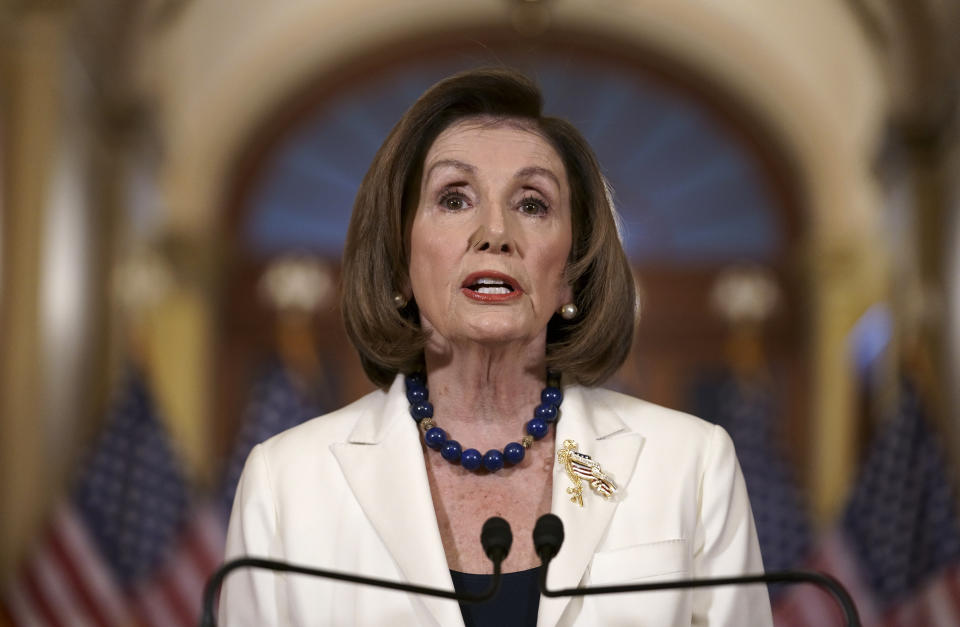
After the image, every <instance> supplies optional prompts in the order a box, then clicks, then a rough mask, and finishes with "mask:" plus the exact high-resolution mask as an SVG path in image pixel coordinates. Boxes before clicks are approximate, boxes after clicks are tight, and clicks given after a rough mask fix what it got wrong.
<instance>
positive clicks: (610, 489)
mask: <svg viewBox="0 0 960 627" xmlns="http://www.w3.org/2000/svg"><path fill="white" fill-rule="evenodd" d="M557 461H558V462H560V463H561V464H563V468H564V470H566V471H567V476H568V477H570V481H571V482H572V483H573V487H571V488H567V494H572V495H573V496H571V497H570V502H572V503H576V504H577V505H579V506H580V507H583V485H582V484H581V481H580V480H581V479H586V480H587V481H589V482H590V487H591V488H593V491H594V492H596V493H597V494H599V495H600V496H602V497H603V498H605V499H609V498H610V497H612V496H613V495H614V494H615V493H616V491H617V486H616V484H614V483H613V480H612V479H611V478H610V477H608V476H607V475H605V474H604V473H603V470H602V469H601V468H600V464H598V463H597V462H595V461H594V460H593V459H592V458H591V457H590V456H589V455H584V454H583V453H580V452H579V451H577V443H576V442H575V441H573V440H564V441H563V446H562V447H561V448H560V450H559V451H557Z"/></svg>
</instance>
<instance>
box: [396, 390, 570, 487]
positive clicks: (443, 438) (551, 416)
mask: <svg viewBox="0 0 960 627" xmlns="http://www.w3.org/2000/svg"><path fill="white" fill-rule="evenodd" d="M405 380H406V384H407V400H408V401H410V415H411V416H413V419H414V420H416V421H417V424H419V425H420V429H421V431H423V441H424V442H425V443H426V445H427V446H429V447H430V448H432V449H434V450H438V451H440V454H441V455H442V456H443V458H444V459H445V460H447V461H449V462H460V465H461V466H463V467H464V468H466V469H467V470H478V469H479V468H480V467H481V466H483V467H484V468H486V469H487V470H489V471H490V472H496V471H498V470H500V469H501V468H503V465H504V462H506V463H508V464H511V465H513V464H519V463H520V462H521V461H523V457H524V454H525V452H526V449H528V448H529V447H530V445H531V444H533V441H534V440H539V439H540V438H542V437H543V436H545V435H547V431H549V429H550V423H552V422H556V420H557V418H558V417H559V415H560V411H559V410H560V403H562V402H563V392H561V391H560V375H559V374H558V373H554V372H548V373H547V386H546V387H545V388H543V391H542V392H540V404H539V405H537V408H536V409H535V410H534V411H533V418H532V419H531V420H529V421H528V422H527V426H526V430H527V435H525V436H523V437H522V438H520V441H519V442H510V443H509V444H507V445H506V446H504V447H503V451H498V450H497V449H495V448H494V449H490V450H489V451H487V452H486V453H484V454H483V455H481V454H480V451H478V450H477V449H475V448H468V449H466V450H464V449H463V447H461V446H460V443H459V442H457V441H456V440H451V439H450V438H448V437H447V432H446V431H444V430H443V429H441V428H440V427H438V426H436V424H435V423H434V421H433V404H432V403H431V402H430V400H429V398H430V392H429V390H427V379H426V377H425V376H424V375H423V373H420V372H417V373H414V374H410V375H406V377H405Z"/></svg>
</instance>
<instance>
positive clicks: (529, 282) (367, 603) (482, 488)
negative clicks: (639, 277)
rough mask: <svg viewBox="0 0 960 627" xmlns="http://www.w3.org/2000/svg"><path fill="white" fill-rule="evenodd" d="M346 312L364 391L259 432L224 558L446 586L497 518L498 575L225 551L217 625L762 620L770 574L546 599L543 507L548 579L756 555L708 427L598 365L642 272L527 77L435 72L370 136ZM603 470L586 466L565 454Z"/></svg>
mask: <svg viewBox="0 0 960 627" xmlns="http://www.w3.org/2000/svg"><path fill="white" fill-rule="evenodd" d="M343 268H344V271H343V293H342V304H343V314H344V318H345V321H346V326H347V330H348V332H349V334H350V337H351V339H352V341H353V343H354V345H355V346H356V348H357V350H358V352H359V354H360V359H361V361H362V362H363V366H364V368H365V370H366V372H367V374H368V376H369V377H370V379H371V380H372V381H373V382H374V383H375V384H377V385H378V386H380V388H381V389H380V390H379V391H377V392H374V393H372V394H369V395H368V396H365V397H364V398H362V399H360V400H358V401H356V402H355V403H353V404H351V405H349V406H347V407H345V408H343V409H341V410H339V411H336V412H334V413H332V414H329V415H327V416H322V417H320V418H316V419H314V420H312V421H310V422H307V423H306V424H304V425H301V426H299V427H297V428H295V429H292V430H290V431H287V432H285V433H283V434H281V435H279V436H277V437H275V438H273V439H271V440H269V441H267V442H266V443H264V444H262V445H260V446H258V447H256V448H255V449H254V450H253V452H252V453H251V455H250V457H249V459H248V461H247V464H246V468H245V470H244V474H243V478H242V480H241V483H240V486H239V488H238V491H237V497H236V501H235V504H234V509H233V515H232V517H231V522H230V530H229V537H228V543H227V553H228V556H230V557H234V556H238V555H244V554H247V555H256V556H266V557H276V558H281V559H288V560H291V561H295V562H297V563H302V564H310V565H315V566H318V567H321V568H328V569H333V570H340V571H345V572H351V573H357V574H364V575H367V576H373V577H380V578H387V579H394V580H403V581H407V582H412V583H419V584H422V585H427V586H435V587H441V588H447V589H454V588H455V587H456V588H457V589H461V590H463V589H470V588H471V587H474V586H477V585H480V586H482V583H483V580H484V578H485V577H489V575H488V574H487V573H489V569H490V564H489V561H488V560H487V558H486V557H485V555H484V553H483V550H482V549H481V546H480V544H479V542H478V538H479V535H480V528H481V526H482V524H483V523H484V521H485V520H486V519H487V518H488V517H490V516H501V517H503V518H505V519H506V520H508V521H509V522H510V524H511V525H512V527H513V530H514V535H515V537H516V538H517V540H516V541H515V542H514V545H513V550H512V552H511V553H510V554H509V556H508V558H507V559H506V561H505V562H504V572H505V573H507V574H506V575H505V582H504V584H503V587H504V590H503V592H502V594H501V595H500V597H499V598H498V599H496V600H494V601H492V602H490V603H488V604H485V605H478V606H467V605H464V606H463V608H461V607H458V605H457V604H456V603H455V602H453V601H447V600H442V599H435V598H429V597H418V596H414V595H407V594H404V593H399V592H391V591H384V590H380V589H376V588H370V587H364V586H354V585H350V584H343V583H332V582H329V581H325V580H314V579H308V578H306V577H302V576H277V575H272V574H260V573H238V574H234V575H232V576H231V577H230V578H229V579H228V580H227V582H226V586H225V588H224V592H223V597H222V601H221V616H222V619H223V621H224V624H226V625H235V624H251V625H278V624H282V625H288V624H298V625H317V624H337V625H346V624H363V625H384V624H390V625H397V624H411V625H413V624H418V625H431V624H440V625H456V624H462V623H463V622H464V621H465V622H466V623H467V624H497V625H503V624H506V625H510V624H517V625H526V624H529V625H533V624H539V625H556V624H563V625H568V624H571V625H572V624H577V625H597V624H605V625H606V624H616V623H627V624H644V625H648V624H649V625H690V624H696V625H763V624H768V623H769V622H770V610H769V602H768V600H767V596H766V590H765V588H764V587H762V586H761V587H753V588H736V587H721V588H712V589H711V588H705V589H698V590H686V591H669V592H656V593H638V594H626V595H618V596H594V597H585V598H584V597H579V598H575V599H570V598H565V599H564V598H560V599H540V598H539V594H538V593H537V590H536V568H537V567H538V565H539V559H538V558H537V556H536V554H535V551H534V548H533V545H532V543H531V542H529V540H527V539H528V538H530V534H531V531H532V529H533V526H534V523H535V521H536V519H537V518H538V517H539V516H541V515H542V514H544V513H547V512H553V513H554V514H556V515H557V516H559V517H560V518H561V519H562V521H563V523H564V526H565V529H566V538H567V540H566V543H565V545H564V546H563V548H562V550H561V551H560V553H559V555H558V556H557V558H556V559H555V560H554V562H553V565H552V567H551V570H550V573H549V581H548V585H550V586H551V587H572V586H577V585H591V584H610V583H626V582H630V581H637V580H641V579H647V578H655V577H658V578H665V579H674V578H681V577H710V576H718V575H732V574H742V573H755V572H759V571H761V570H762V563H761V559H760V553H759V549H758V545H757V539H756V533H755V530H754V525H753V520H752V515H751V512H750V505H749V502H748V500H747V495H746V492H745V489H744V483H743V479H742V476H741V474H740V470H739V467H738V465H737V461H736V456H735V454H734V451H733V446H732V444H731V442H730V439H729V438H728V437H727V435H726V434H725V433H724V432H723V431H722V430H721V429H720V428H718V427H715V426H712V425H710V424H708V423H705V422H702V421H700V420H698V419H696V418H693V417H691V416H687V415H684V414H680V413H677V412H674V411H670V410H667V409H664V408H661V407H656V406H654V405H651V404H649V403H645V402H643V401H640V400H637V399H634V398H630V397H627V396H624V395H621V394H617V393H614V392H610V391H606V390H602V389H599V388H597V387H595V386H596V385H598V384H600V383H601V382H602V381H604V380H605V379H606V378H607V377H609V376H610V375H611V373H613V371H614V370H615V369H616V368H617V367H618V366H619V365H620V364H621V363H622V361H623V359H624V357H625V355H626V354H627V351H628V349H629V346H630V342H631V338H632V334H633V327H634V320H635V300H636V297H635V292H634V285H633V279H632V275H631V272H630V268H629V266H628V263H627V260H626V256H625V255H624V252H623V249H622V247H621V245H620V242H619V239H618V237H617V233H616V226H615V220H614V214H613V209H612V207H611V205H610V197H609V194H608V193H607V189H606V187H605V183H604V180H603V178H602V176H601V174H600V169H599V166H598V164H597V161H596V159H595V157H594V156H593V153H592V151H591V150H590V148H589V146H588V145H587V144H586V142H585V141H584V140H583V138H582V137H581V136H580V134H579V133H578V132H577V131H576V130H575V129H574V128H573V127H572V126H571V125H570V124H569V123H567V122H565V121H562V120H558V119H555V118H550V117H544V116H543V115H542V113H541V97H540V93H539V91H538V90H537V88H536V86H535V85H533V84H532V83H531V82H530V81H529V80H528V79H526V78H525V77H523V76H522V75H519V74H517V73H514V72H510V71H506V70H486V71H472V72H467V73H464V74H460V75H457V76H454V77H452V78H449V79H447V80H444V81H442V82H440V83H438V84H437V85H435V86H434V87H433V88H431V89H430V90H429V91H427V92H426V93H425V94H424V95H423V96H422V97H421V98H420V99H419V100H418V101H417V102H416V103H415V104H414V105H413V107H411V109H410V110H409V111H408V112H407V113H406V114H405V115H404V116H403V118H402V119H401V120H400V122H399V123H398V124H397V125H396V127H395V128H394V129H393V131H392V132H391V133H390V136H389V137H388V138H387V140H386V142H385V143H384V145H383V146H382V147H381V149H380V151H379V152H378V153H377V155H376V157H375V158H374V161H373V164H372V166H371V167H370V170H369V172H368V173H367V175H366V177H365V178H364V181H363V184H362V185H361V188H360V191H359V193H358V195H357V199H356V203H355V205H354V211H353V217H352V221H351V224H350V231H349V234H348V237H347V245H346V250H345V253H344V266H343ZM577 453H583V454H586V455H589V456H591V458H592V459H593V460H594V461H596V462H597V463H599V465H600V468H601V469H602V476H603V478H604V480H602V481H597V482H594V484H593V485H591V484H590V482H580V481H579V480H578V479H577V474H576V472H573V473H570V472H568V470H571V468H572V466H573V468H572V469H573V470H574V471H575V470H576V468H575V466H576V465H575V464H573V465H572V466H571V464H570V463H569V462H571V460H574V461H575V460H576V454H577Z"/></svg>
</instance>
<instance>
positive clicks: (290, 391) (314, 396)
mask: <svg viewBox="0 0 960 627" xmlns="http://www.w3.org/2000/svg"><path fill="white" fill-rule="evenodd" d="M328 383H330V384H329V385H322V386H319V385H318V386H315V387H314V388H311V389H307V388H306V387H305V386H303V385H302V384H301V383H300V382H299V381H298V379H297V378H296V376H295V375H293V374H291V373H290V371H289V370H288V369H287V368H285V367H284V366H283V364H282V362H281V361H280V360H279V359H271V360H268V361H267V362H266V363H265V364H264V366H263V367H261V369H260V373H259V375H258V376H257V379H256V381H255V382H254V384H253V387H252V389H251V391H250V396H249V399H248V401H247V406H246V408H245V409H244V413H243V418H242V423H241V425H240V430H239V432H238V435H237V441H236V443H235V444H234V446H233V450H232V452H231V454H230V459H229V461H228V462H227V467H226V472H225V473H224V479H223V483H222V486H221V489H220V497H219V500H220V508H221V516H222V518H223V520H224V521H226V520H227V519H228V518H229V516H230V508H231V506H232V505H233V497H234V493H235V492H236V490H237V483H239V481H240V473H241V472H242V471H243V464H244V462H246V460H247V456H248V455H249V454H250V451H251V450H252V449H253V447H254V446H256V445H257V444H259V443H260V442H263V441H264V440H266V439H268V438H270V437H272V436H274V435H276V434H278V433H280V432H281V431H285V430H286V429H289V428H291V427H295V426H297V425H298V424H300V423H301V422H303V421H305V420H307V419H308V418H313V417H314V416H317V415H319V414H321V413H323V412H322V411H321V410H323V409H329V408H330V407H331V406H332V404H333V403H334V402H335V399H333V398H331V397H332V395H333V390H334V389H335V386H334V385H332V383H333V382H332V381H329V382H328Z"/></svg>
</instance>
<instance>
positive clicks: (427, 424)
mask: <svg viewBox="0 0 960 627" xmlns="http://www.w3.org/2000/svg"><path fill="white" fill-rule="evenodd" d="M434 426H436V425H435V424H434V422H433V418H424V419H423V420H421V421H420V429H422V430H423V432H424V433H426V432H427V431H429V430H430V429H433V427H434Z"/></svg>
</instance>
